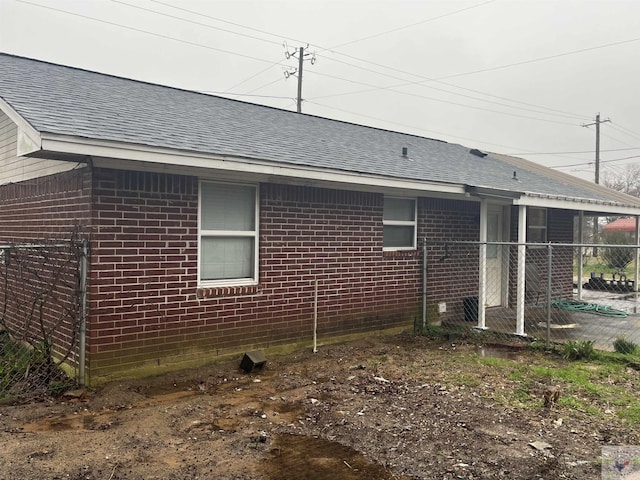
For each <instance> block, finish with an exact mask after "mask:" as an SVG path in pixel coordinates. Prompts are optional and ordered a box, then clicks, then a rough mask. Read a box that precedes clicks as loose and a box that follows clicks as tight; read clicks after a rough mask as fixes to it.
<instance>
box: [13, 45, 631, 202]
mask: <svg viewBox="0 0 640 480" xmlns="http://www.w3.org/2000/svg"><path fill="white" fill-rule="evenodd" d="M0 72H2V73H1V74H0V99H1V101H0V107H2V108H3V109H4V110H8V111H10V112H11V113H13V114H14V117H15V115H17V116H19V118H21V119H23V120H24V122H26V124H28V125H29V127H30V128H31V129H32V132H31V133H32V136H33V135H34V134H35V136H36V137H37V136H39V137H40V138H43V136H47V137H48V138H51V137H58V138H79V139H85V140H86V141H87V142H86V143H87V144H89V143H90V142H117V143H118V145H125V146H129V148H137V149H140V148H156V149H157V148H160V149H167V150H171V151H179V152H181V153H182V154H183V155H184V154H185V152H186V153H187V154H189V152H190V153H191V154H198V155H202V154H204V155H218V156H224V157H225V158H237V159H243V160H244V161H245V162H251V161H262V162H265V161H266V162H271V163H273V164H276V165H289V166H291V165H293V166H302V167H307V168H313V169H320V170H322V169H325V170H331V171H334V172H335V171H337V172H344V173H345V174H347V173H349V174H359V175H371V176H378V177H383V178H389V179H400V180H402V179H406V180H411V181H419V182H431V183H438V184H449V185H462V186H467V187H471V188H476V189H487V190H491V191H497V192H515V193H516V194H517V195H521V196H525V197H527V196H528V197H540V198H553V199H561V200H565V201H567V200H568V201H571V202H573V203H575V202H577V203H578V204H580V203H585V202H588V203H594V202H595V203H596V204H602V205H605V204H606V205H620V206H625V207H627V208H632V209H636V208H637V209H638V213H640V200H638V199H637V198H634V197H631V196H627V195H623V194H620V193H618V192H613V191H612V190H609V189H606V188H604V187H599V186H594V185H592V184H590V183H589V182H584V181H582V180H580V179H577V178H575V177H573V176H570V175H566V174H561V173H558V172H554V171H553V170H551V169H549V168H546V167H542V166H539V165H536V164H533V163H532V162H527V161H525V160H522V159H514V158H512V157H506V156H504V155H499V154H488V155H486V156H479V155H477V154H473V153H471V150H472V149H470V148H469V147H465V146H462V145H458V144H452V143H447V142H444V141H440V140H435V139H431V138H426V137H420V136H416V135H410V134H406V133H402V132H395V131H389V130H383V129H378V128H373V127H368V126H364V125H357V124H353V123H347V122H343V121H338V120H332V119H328V118H323V117H318V116H314V115H307V114H297V113H293V112H291V111H287V110H280V109H277V108H272V107H266V106H262V105H256V104H252V103H247V102H242V101H237V100H231V99H227V98H222V97H219V96H214V95H206V94H202V93H198V92H193V91H187V90H181V89H177V88H172V87H167V86H162V85H156V84H151V83H146V82H141V81H136V80H131V79H126V78H121V77H116V76H112V75H106V74H102V73H97V72H92V71H87V70H82V69H78V68H73V67H67V66H62V65H57V64H52V63H48V62H43V61H39V60H34V59H29V58H23V57H17V56H13V55H9V54H1V53H0ZM3 102H4V103H3ZM36 144H37V141H36ZM403 148H406V149H407V155H403V154H402V152H403ZM33 154H34V155H42V154H44V152H33ZM514 172H516V175H515V176H516V178H517V180H516V179H514ZM580 209H585V208H580Z"/></svg>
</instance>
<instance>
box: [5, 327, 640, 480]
mask: <svg viewBox="0 0 640 480" xmlns="http://www.w3.org/2000/svg"><path fill="white" fill-rule="evenodd" d="M483 353H485V350H479V347H478V346H477V345H473V344H451V343H449V342H444V341H443V340H433V339H427V338H424V337H414V336H413V335H410V334H401V335H396V336H389V337H380V338H378V337H375V338H368V339H365V340H360V341H355V342H353V343H349V344H341V345H328V346H323V347H320V348H319V351H318V352H317V353H315V354H314V353H312V352H310V351H300V352H297V353H294V354H289V355H282V356H277V357H273V358H268V363H267V365H266V366H265V367H264V368H263V369H261V370H254V371H253V372H251V373H250V374H246V373H244V372H242V371H241V370H240V369H239V360H240V358H238V359H237V360H234V361H227V362H221V363H216V364H213V365H209V366H207V367H202V368H199V369H193V370H188V371H184V372H179V373H174V374H168V375H163V376H158V377H154V378H151V379H140V380H131V381H121V382H115V383H111V384H108V385H105V386H104V387H101V388H99V389H98V390H97V391H88V392H86V393H84V394H83V395H82V396H81V397H80V398H73V395H72V396H71V397H65V398H62V399H44V400H41V401H39V402H35V403H30V404H26V405H17V406H1V407H0V442H1V445H2V447H1V451H2V453H1V454H0V479H3V480H4V479H6V480H8V479H16V480H17V479H20V480H29V479H38V480H40V479H78V480H79V479H92V480H93V479H96V480H97V479H100V480H116V479H147V480H148V479H167V480H168V479H240V480H241V479H246V480H249V479H264V480H276V479H277V480H287V479H311V480H324V479H345V480H357V479H366V480H376V479H380V480H386V479H389V480H391V479H481V478H482V479H493V478H499V479H535V480H539V479H544V480H555V479H580V480H584V479H592V478H593V479H595V478H600V472H601V467H600V459H599V457H600V455H601V447H602V446H603V445H620V444H627V445H628V444H632V445H637V444H638V443H640V436H639V432H640V429H639V428H638V426H630V425H629V424H625V423H623V422H622V420H620V419H619V418H618V417H617V416H615V415H612V414H610V413H611V412H607V413H609V414H607V413H604V414H602V415H590V414H587V412H586V411H581V410H576V409H573V408H570V407H569V406H565V405H564V404H562V402H560V404H559V403H557V402H556V401H555V400H553V399H552V400H551V402H550V405H549V406H548V407H547V408H545V407H544V406H542V403H543V401H544V397H545V395H547V394H548V392H549V391H551V392H552V393H553V385H540V386H539V388H537V387H536V389H533V390H532V391H530V392H528V394H529V395H531V396H533V397H534V398H536V396H537V397H538V398H539V400H540V402H539V406H537V407H533V408H532V407H527V408H525V407H523V406H522V405H518V404H517V402H514V401H509V400H505V399H508V398H511V397H510V396H509V393H512V392H514V391H516V390H517V389H518V386H519V385H518V381H516V380H510V379H509V378H506V377H505V375H504V374H503V373H500V371H499V369H497V368H496V367H495V366H492V365H491V363H490V362H483V361H481V360H482V359H483V357H482V354H483ZM509 356H510V357H511V358H512V359H513V361H515V362H526V363H528V364H531V363H536V362H539V361H540V362H542V361H544V362H549V359H548V358H545V354H544V353H540V352H533V351H530V350H524V349H520V350H518V351H515V352H511V353H510V354H509ZM558 361H560V362H561V361H562V360H558ZM633 375H636V377H635V380H634V381H633V382H634V383H633V385H635V386H636V387H637V385H639V384H640V381H639V377H638V375H640V373H639V372H637V371H634V372H633ZM549 388H551V389H552V390H549ZM75 393H78V392H75ZM558 395H564V393H563V392H562V391H560V392H558ZM556 400H557V398H556Z"/></svg>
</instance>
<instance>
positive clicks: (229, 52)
mask: <svg viewBox="0 0 640 480" xmlns="http://www.w3.org/2000/svg"><path fill="white" fill-rule="evenodd" d="M15 1H16V2H19V3H24V4H27V5H32V6H34V7H40V8H44V9H47V10H51V11H54V12H59V13H64V14H67V15H72V16H74V17H79V18H84V19H85V20H91V21H94V22H99V23H103V24H105V25H110V26H113V27H119V28H124V29H126V30H130V31H132V32H137V33H144V34H147V35H152V36H154V37H158V38H162V39H165V40H171V41H174V42H179V43H183V44H185V45H190V46H193V47H200V48H206V49H207V50H213V51H216V52H220V53H227V54H229V55H235V56H237V57H242V58H247V59H249V60H255V61H256V62H262V63H271V62H270V61H269V60H265V59H263V58H259V57H254V56H251V55H246V54H244V53H238V52H233V51H231V50H225V49H223V48H217V47H212V46H210V45H204V44H202V43H197V42H190V41H188V40H183V39H180V38H175V37H171V36H169V35H163V34H161V33H156V32H151V31H149V30H143V29H141V28H136V27H130V26H128V25H123V24H120V23H116V22H111V21H109V20H103V19H100V18H95V17H90V16H88V15H83V14H81V13H76V12H69V11H67V10H63V9H60V8H55V7H50V6H48V5H41V4H39V3H34V2H30V1H28V0H15Z"/></svg>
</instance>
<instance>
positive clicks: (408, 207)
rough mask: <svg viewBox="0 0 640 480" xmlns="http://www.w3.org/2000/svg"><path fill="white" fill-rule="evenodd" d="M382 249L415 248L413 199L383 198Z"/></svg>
mask: <svg viewBox="0 0 640 480" xmlns="http://www.w3.org/2000/svg"><path fill="white" fill-rule="evenodd" d="M382 224H383V237H382V243H383V249H384V250H411V249H414V248H416V201H415V199H413V198H394V197H384V213H383V215H382Z"/></svg>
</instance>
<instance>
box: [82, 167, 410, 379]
mask: <svg viewBox="0 0 640 480" xmlns="http://www.w3.org/2000/svg"><path fill="white" fill-rule="evenodd" d="M382 206H383V196H382V195H380V194H372V193H360V192H348V191H339V190H329V189H317V188H308V187H294V186H285V185H275V184H262V185H261V186H260V281H259V285H258V286H257V287H237V288H218V289H216V288H213V289H211V288H206V289H198V288H197V279H196V275H197V273H196V268H197V265H196V262H197V179H196V178H193V177H180V176H175V175H171V176H164V175H160V174H151V173H147V174H145V173H137V172H116V171H111V170H97V171H96V172H95V183H94V234H93V250H92V273H91V297H90V298H91V309H90V312H91V313H90V315H91V328H90V338H89V348H90V352H91V355H90V362H91V363H90V368H91V370H92V372H93V373H100V372H101V371H103V370H108V369H111V368H112V367H116V368H117V367H119V368H127V367H129V366H133V365H135V364H136V363H138V362H143V361H147V362H148V361H149V360H154V361H157V362H159V363H163V362H164V361H165V357H167V356H171V355H176V356H180V355H182V354H186V353H192V352H193V351H194V350H198V349H200V350H202V351H205V352H207V353H208V354H210V355H215V354H217V353H227V352H233V351H239V350H241V349H244V348H248V347H250V346H256V347H267V346H273V345H278V344H283V343H287V342H292V341H298V340H303V339H305V340H309V341H310V340H311V338H312V320H313V298H314V282H315V280H316V279H317V281H318V335H319V338H320V339H322V338H323V337H329V336H334V335H342V334H349V333H359V332H365V331H372V330H378V329H384V328H390V327H395V326H400V325H410V324H411V322H412V321H413V319H414V317H415V316H417V315H418V314H419V313H418V309H419V301H420V297H419V292H420V267H419V265H420V262H421V259H420V255H419V253H418V252H415V251H413V252H401V253H395V252H389V253H388V252H383V251H382V208H383V207H382Z"/></svg>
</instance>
